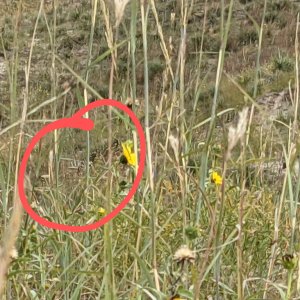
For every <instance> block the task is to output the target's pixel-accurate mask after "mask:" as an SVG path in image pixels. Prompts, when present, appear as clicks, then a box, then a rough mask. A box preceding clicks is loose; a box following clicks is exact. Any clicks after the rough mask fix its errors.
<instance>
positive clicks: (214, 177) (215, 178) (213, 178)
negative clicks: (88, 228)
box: [211, 171, 222, 185]
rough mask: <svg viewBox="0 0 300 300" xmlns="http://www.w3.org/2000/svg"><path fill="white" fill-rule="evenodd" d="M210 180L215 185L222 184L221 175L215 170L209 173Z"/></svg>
mask: <svg viewBox="0 0 300 300" xmlns="http://www.w3.org/2000/svg"><path fill="white" fill-rule="evenodd" d="M211 181H212V182H213V183H214V184H216V185H221V184H222V177H221V176H220V175H219V174H218V173H217V172H215V171H213V172H212V173H211Z"/></svg>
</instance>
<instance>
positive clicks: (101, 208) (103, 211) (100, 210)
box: [98, 207, 106, 215]
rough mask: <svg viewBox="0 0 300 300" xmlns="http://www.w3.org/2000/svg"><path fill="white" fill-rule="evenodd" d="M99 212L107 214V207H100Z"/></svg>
mask: <svg viewBox="0 0 300 300" xmlns="http://www.w3.org/2000/svg"><path fill="white" fill-rule="evenodd" d="M98 213H99V214H100V215H105V214H106V210H105V208H103V207H100V208H99V209H98Z"/></svg>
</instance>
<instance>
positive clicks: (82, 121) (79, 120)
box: [18, 99, 146, 232]
mask: <svg viewBox="0 0 300 300" xmlns="http://www.w3.org/2000/svg"><path fill="white" fill-rule="evenodd" d="M101 106H113V107H116V108H118V109H120V110H122V111H123V112H124V113H126V114H127V115H128V116H129V117H130V119H131V121H132V122H133V124H134V125H135V127H136V129H137V132H138V136H139V140H140V157H139V165H138V171H137V174H136V177H135V180H134V182H133V184H132V187H131V189H130V191H129V192H128V194H127V196H126V197H125V198H124V199H123V200H122V201H121V203H120V204H119V205H118V206H117V207H116V208H115V209H114V210H113V211H112V212H110V213H109V214H108V215H106V216H104V217H103V218H102V219H100V220H99V221H97V222H95V223H93V224H88V225H84V226H75V225H65V224H59V223H55V222H51V221H49V220H47V219H45V218H42V217H41V216H39V215H38V214H37V213H36V212H35V211H34V210H33V209H32V207H31V206H30V204H29V202H28V199H27V197H26V194H25V189H24V177H25V172H26V166H27V162H28V159H29V156H30V154H31V152H32V150H33V148H34V146H35V145H36V144H37V143H38V141H39V140H40V139H41V138H42V137H43V136H45V135H46V134H47V133H49V132H51V131H53V130H55V129H59V128H77V129H81V130H85V131H88V130H92V129H93V128H94V122H93V121H92V120H91V119H87V118H84V117H83V115H84V114H85V113H86V112H88V111H90V110H92V109H94V108H96V107H101ZM145 160H146V139H145V135H144V130H143V127H142V125H141V123H140V121H139V120H138V118H137V117H136V115H135V114H134V113H133V111H132V110H130V109H129V108H128V107H127V106H126V105H124V104H122V103H121V102H118V101H116V100H112V99H103V100H97V101H94V102H92V103H90V104H88V105H87V106H85V107H83V108H82V109H80V110H79V111H78V112H77V113H75V114H74V115H73V116H72V117H71V118H64V119H60V120H57V121H55V122H52V123H50V124H48V125H46V126H45V127H43V128H42V129H41V130H40V131H39V132H38V133H37V134H36V135H35V136H34V137H33V138H32V139H31V141H30V143H29V145H28V146H27V148H26V150H25V153H24V155H23V158H22V161H21V165H20V170H19V176H18V189H19V196H20V199H21V202H22V204H23V206H24V209H25V210H26V211H27V213H28V214H29V215H30V216H31V218H32V219H34V220H35V221H36V222H38V223H40V224H41V225H44V226H46V227H49V228H54V229H58V230H65V231H70V232H84V231H88V230H93V229H96V228H98V227H100V226H102V225H104V224H105V223H107V222H109V221H110V220H111V219H112V218H114V217H115V216H116V215H117V214H118V213H120V211H121V210H122V209H123V208H124V207H125V206H126V205H127V204H128V202H129V201H130V199H131V198H132V197H133V195H134V194H135V193H136V191H137V189H138V186H139V183H140V181H141V179H142V176H143V172H144V168H145Z"/></svg>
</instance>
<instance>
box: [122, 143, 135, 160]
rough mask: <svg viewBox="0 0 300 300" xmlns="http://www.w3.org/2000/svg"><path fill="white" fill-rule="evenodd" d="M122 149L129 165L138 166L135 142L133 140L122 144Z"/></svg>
mask: <svg viewBox="0 0 300 300" xmlns="http://www.w3.org/2000/svg"><path fill="white" fill-rule="evenodd" d="M122 148H123V154H124V156H125V157H126V159H127V162H128V164H129V165H131V166H136V161H137V159H136V155H135V153H134V149H133V142H132V141H131V140H128V141H126V142H124V143H122Z"/></svg>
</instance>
